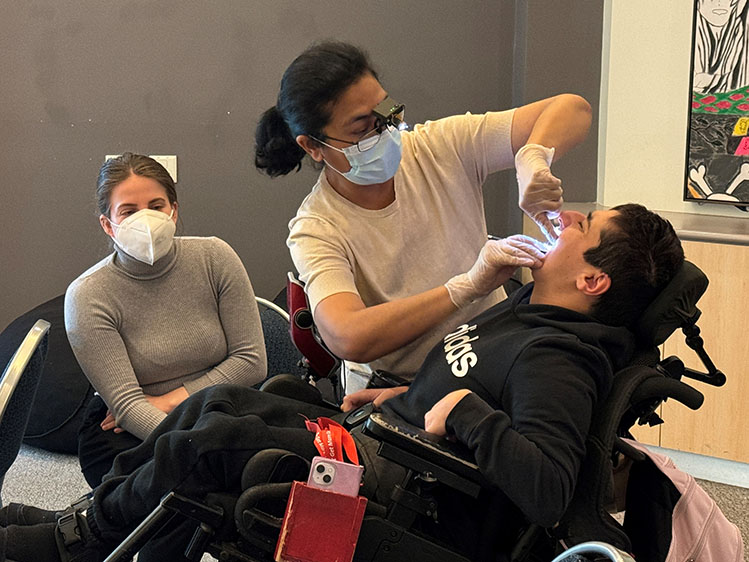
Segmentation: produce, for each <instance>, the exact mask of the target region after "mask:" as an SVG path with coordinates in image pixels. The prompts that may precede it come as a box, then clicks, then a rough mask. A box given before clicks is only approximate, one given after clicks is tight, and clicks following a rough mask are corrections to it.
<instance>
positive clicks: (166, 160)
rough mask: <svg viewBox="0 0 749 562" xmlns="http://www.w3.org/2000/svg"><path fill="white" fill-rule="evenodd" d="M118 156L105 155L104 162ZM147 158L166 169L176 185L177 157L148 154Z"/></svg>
mask: <svg viewBox="0 0 749 562" xmlns="http://www.w3.org/2000/svg"><path fill="white" fill-rule="evenodd" d="M118 156H121V155H120V154H107V155H106V156H105V157H104V161H105V162H106V161H107V160H110V159H111V158H117V157H118ZM148 156H149V157H151V158H153V159H154V160H156V161H157V162H158V163H159V164H161V165H162V166H164V168H166V171H167V172H169V175H170V176H172V179H173V180H174V183H177V156H176V155H173V154H149V155H148Z"/></svg>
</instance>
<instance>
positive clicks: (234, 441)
mask: <svg viewBox="0 0 749 562" xmlns="http://www.w3.org/2000/svg"><path fill="white" fill-rule="evenodd" d="M331 413H334V412H332V411H331V410H329V409H327V408H323V407H320V406H314V405H311V404H306V403H302V402H298V401H296V400H291V399H289V398H284V397H281V396H276V395H272V394H268V393H264V392H259V391H256V390H253V389H250V388H246V387H242V386H234V385H219V386H215V387H210V388H207V389H204V390H202V391H200V392H198V393H196V394H194V395H193V396H191V397H190V398H188V399H187V400H185V401H184V402H183V403H182V404H180V405H179V406H178V407H177V408H176V409H175V410H174V411H173V412H172V413H171V414H169V415H168V416H167V417H166V418H165V419H164V421H163V422H162V423H161V424H159V426H158V427H157V428H156V429H155V430H154V431H153V432H152V433H151V435H150V436H149V437H148V438H147V439H146V440H145V441H144V442H143V443H142V444H140V445H138V446H137V447H135V448H133V449H131V450H129V451H126V452H124V453H122V454H120V455H118V456H117V458H116V459H115V462H114V466H113V467H112V471H111V472H110V473H109V474H107V475H106V477H105V478H104V482H103V483H102V484H101V485H100V486H99V487H98V488H96V490H95V492H94V504H93V506H92V508H91V509H90V510H89V514H90V519H91V521H92V523H93V526H94V527H95V529H98V534H99V535H100V536H101V538H102V539H103V540H104V541H106V542H108V543H111V544H112V546H113V547H114V546H115V545H116V544H118V543H119V542H121V541H122V539H124V538H125V537H126V536H127V535H128V534H129V533H130V531H132V530H133V529H134V528H135V527H136V526H137V525H138V524H139V523H140V522H141V521H143V519H144V518H145V517H146V516H147V515H148V514H149V513H150V512H151V511H152V510H153V509H154V508H155V507H156V506H157V505H158V503H159V501H160V500H161V498H162V497H163V496H164V494H166V493H167V492H169V491H171V490H176V491H178V492H180V493H182V494H184V495H186V496H188V497H191V498H195V499H200V498H202V497H203V496H204V495H205V494H207V493H211V492H229V493H236V494H237V495H238V494H239V493H240V492H241V489H240V478H241V475H242V469H243V468H244V465H245V464H246V463H247V460H248V459H250V458H251V457H252V456H253V455H254V454H255V453H256V452H257V451H260V450H263V449H268V448H281V449H286V450H288V451H291V452H293V453H296V454H298V455H300V456H303V457H305V458H308V459H311V458H312V457H314V456H315V455H317V454H318V453H317V449H315V446H314V444H313V439H314V435H313V434H312V433H310V432H309V431H307V429H306V428H305V426H304V417H307V418H310V419H314V418H317V417H319V416H330V415H331ZM192 525H193V527H194V523H193V524H192ZM185 531H186V530H185V526H184V525H183V526H181V527H180V528H175V529H173V530H172V533H173V535H170V536H167V537H163V536H162V538H161V539H159V540H157V541H155V542H154V543H153V544H152V545H150V546H149V547H148V549H146V551H144V552H143V553H142V554H141V555H139V559H141V560H154V561H155V560H182V559H183V558H182V556H181V552H182V551H183V550H184V548H185V542H183V541H178V540H177V539H176V537H180V538H182V537H184V536H185V534H186V532H185ZM177 543H179V544H177Z"/></svg>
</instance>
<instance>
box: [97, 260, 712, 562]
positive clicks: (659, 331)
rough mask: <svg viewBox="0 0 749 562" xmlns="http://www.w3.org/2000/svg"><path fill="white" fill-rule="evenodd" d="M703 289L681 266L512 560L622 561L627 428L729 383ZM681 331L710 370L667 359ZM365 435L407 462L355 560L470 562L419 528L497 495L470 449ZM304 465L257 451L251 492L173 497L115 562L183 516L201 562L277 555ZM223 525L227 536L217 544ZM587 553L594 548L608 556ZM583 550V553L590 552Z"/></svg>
mask: <svg viewBox="0 0 749 562" xmlns="http://www.w3.org/2000/svg"><path fill="white" fill-rule="evenodd" d="M706 287H707V278H706V277H705V275H704V274H703V273H702V272H701V271H700V270H699V269H698V268H696V267H695V266H694V265H692V264H690V263H685V264H684V266H683V267H682V269H681V271H680V272H679V274H678V275H677V276H676V277H675V278H674V279H673V280H672V281H671V283H670V284H669V285H668V286H667V287H666V288H665V289H664V290H663V291H662V293H661V295H660V296H659V297H658V298H657V299H656V301H655V302H654V303H652V304H651V306H650V307H649V308H648V310H647V311H646V313H645V314H644V315H643V317H642V318H641V321H640V323H639V326H638V330H637V334H638V337H639V339H640V348H641V353H640V354H639V356H638V357H637V359H636V361H635V364H633V365H632V366H630V367H628V368H626V369H624V370H622V371H620V372H619V373H617V375H616V377H615V382H614V388H613V389H612V391H611V393H610V395H609V397H608V398H607V399H606V400H605V401H604V402H603V403H602V404H600V405H599V407H598V409H597V412H596V418H595V420H594V422H593V424H592V428H593V430H592V432H591V435H590V436H589V438H588V450H587V457H586V460H585V462H584V463H583V471H582V473H581V474H580V476H579V478H578V486H577V488H576V491H575V494H574V496H573V500H572V502H571V505H570V507H569V509H568V510H567V513H566V514H565V516H564V517H563V518H562V520H561V521H560V522H559V525H557V526H556V527H555V528H554V529H541V528H538V527H537V526H534V525H528V526H527V528H526V529H525V531H524V532H523V534H522V535H520V536H519V537H518V541H517V545H516V546H515V548H514V550H513V552H512V554H511V559H512V560H513V561H521V560H522V561H531V560H533V561H541V560H543V561H544V562H548V561H549V560H551V559H552V558H553V557H554V556H558V555H559V556H561V554H563V553H562V552H560V551H561V550H563V547H561V546H560V541H561V540H564V541H565V542H566V544H567V545H575V544H578V545H585V544H586V543H588V542H589V541H591V540H599V541H605V543H604V544H605V546H606V548H608V549H610V550H609V551H608V553H609V554H610V555H611V558H610V559H611V560H626V558H623V557H621V555H620V553H619V554H617V551H616V550H615V548H614V547H616V548H619V549H621V550H623V551H627V552H630V551H631V550H632V549H631V546H632V545H631V541H630V538H629V537H628V536H627V533H626V532H625V531H624V530H623V528H622V526H621V525H619V523H617V522H616V521H614V520H613V519H612V518H611V516H610V515H609V514H608V512H607V511H606V510H605V508H604V507H603V506H604V504H605V503H606V500H607V499H608V495H609V492H610V488H611V473H612V467H613V464H614V462H615V460H616V459H617V458H619V457H620V456H621V455H628V456H631V457H632V458H634V459H635V460H636V459H637V457H638V455H637V454H636V451H635V452H633V451H632V450H631V449H632V447H627V445H626V443H625V442H623V441H622V440H621V439H620V438H621V437H623V436H628V435H629V428H631V427H632V425H633V424H634V423H636V422H638V421H641V422H648V423H657V422H658V421H659V418H657V415H656V414H655V411H656V409H657V407H658V405H659V404H660V403H661V402H662V401H663V400H665V399H666V398H669V397H670V398H673V399H676V400H678V401H680V402H682V403H684V404H686V405H687V406H688V407H690V408H692V409H697V408H698V407H699V406H700V405H701V403H702V395H701V393H699V392H698V391H697V390H695V389H693V388H692V387H690V386H689V385H687V384H685V383H684V382H682V381H681V380H680V379H681V378H682V377H683V376H686V377H691V378H696V379H699V380H702V381H704V382H708V383H710V384H717V385H719V384H722V382H724V381H725V376H724V375H723V374H722V373H720V371H718V370H717V369H716V368H715V366H714V365H713V364H712V362H711V361H710V360H709V357H707V354H706V353H705V352H704V349H703V348H702V342H701V339H700V338H699V329H698V328H697V327H696V324H695V323H696V321H697V319H698V318H699V316H700V311H699V309H698V308H697V307H696V303H697V301H698V300H699V298H700V297H701V295H702V294H703V293H704V291H705V289H706ZM676 328H682V330H683V331H684V332H685V334H687V335H688V338H687V340H688V343H689V344H690V346H692V347H693V348H694V349H695V350H696V351H697V353H698V354H699V355H700V357H701V358H702V359H703V362H704V363H705V365H706V367H707V370H708V372H707V373H699V372H696V371H693V370H691V369H687V368H685V367H684V365H683V363H681V361H680V360H679V359H678V358H675V357H669V358H666V359H663V360H660V356H659V352H658V348H657V346H658V345H659V344H660V343H662V342H663V341H664V340H665V339H666V338H667V337H668V336H669V335H670V334H671V333H672V332H673V331H674V330H675V329H676ZM363 429H364V431H365V432H366V433H368V434H369V435H371V436H373V437H375V438H376V439H377V440H379V441H380V444H379V449H378V455H380V456H382V457H384V458H386V459H388V460H389V461H391V462H392V463H395V464H397V465H399V466H401V467H405V477H404V478H403V480H402V482H401V483H400V484H398V485H397V486H395V488H394V489H393V492H392V494H391V498H390V502H389V503H388V504H386V505H383V504H379V503H377V502H376V501H373V500H372V499H370V502H369V504H368V508H367V512H366V514H365V517H364V521H363V524H362V527H361V533H360V536H359V541H358V543H357V550H356V554H355V558H354V560H356V561H362V562H363V561H379V560H405V559H408V560H410V561H411V562H427V561H429V562H433V561H438V562H470V558H469V556H468V555H467V554H466V553H464V552H461V551H459V550H457V549H455V548H454V547H453V546H451V545H449V544H445V543H444V542H443V541H442V540H441V538H440V537H436V536H430V535H429V534H425V532H424V531H423V529H420V528H419V527H418V525H415V523H418V522H419V521H424V520H425V519H426V520H428V519H429V518H431V516H432V514H433V513H434V512H435V509H437V506H436V505H435V500H434V497H435V496H434V495H433V494H432V493H431V492H430V490H432V491H433V490H434V487H435V486H444V487H447V488H450V489H452V490H455V491H457V492H459V493H461V494H463V495H465V496H466V498H467V501H473V500H475V498H478V497H479V495H481V494H482V493H483V494H486V493H489V494H491V488H489V485H488V484H487V482H486V480H485V479H484V477H483V476H482V474H481V473H480V471H479V469H478V467H477V465H476V464H475V462H474V460H473V459H472V458H471V455H470V454H469V453H468V451H467V450H466V449H465V448H464V447H462V446H461V445H460V444H456V443H453V442H450V441H447V440H445V439H440V438H436V437H435V436H433V435H431V434H428V433H426V432H425V431H424V430H422V429H420V428H418V427H414V426H410V425H409V424H408V423H406V422H405V421H404V420H402V419H399V418H397V416H394V415H393V414H392V413H387V414H386V413H374V414H371V415H369V416H368V417H367V418H366V421H365V422H364V426H363ZM308 462H309V461H307V460H306V459H303V458H301V457H298V456H296V455H293V454H291V453H288V452H286V451H263V454H262V455H261V454H258V455H255V457H253V458H252V459H251V460H250V462H249V463H248V465H247V467H246V468H245V473H244V474H243V477H242V482H243V486H245V485H247V486H249V487H248V488H247V489H246V490H245V492H243V493H242V495H241V496H240V497H239V498H238V499H237V500H236V502H230V503H226V502H223V503H222V501H223V499H222V500H221V501H217V502H216V503H215V504H213V505H211V500H212V499H213V498H208V502H207V504H206V503H203V502H194V501H193V500H190V499H187V498H182V497H180V496H179V495H177V494H174V493H171V494H169V495H168V496H167V497H165V498H164V499H163V501H162V503H161V505H160V506H159V507H157V508H156V510H154V512H153V514H152V516H149V518H148V520H147V521H145V522H144V524H143V525H142V526H141V527H139V529H136V531H135V532H134V533H133V534H132V535H131V536H130V537H129V538H128V540H127V541H125V543H123V547H124V548H121V549H118V551H117V554H116V555H115V553H113V555H112V557H110V558H108V559H107V562H114V561H117V560H126V559H127V557H128V556H131V555H132V554H133V553H135V552H137V549H138V547H139V545H141V544H143V541H145V540H147V536H148V535H149V534H150V533H153V532H156V530H157V529H158V527H159V525H160V524H161V521H162V520H163V518H164V517H171V516H173V515H174V514H175V513H176V514H179V515H180V516H186V517H189V518H191V519H193V520H196V521H198V522H200V523H201V525H200V528H199V529H198V531H197V534H196V540H195V541H194V542H193V543H192V545H198V547H197V548H192V550H191V556H195V558H194V559H198V557H199V554H200V553H201V552H203V551H204V550H206V551H208V552H210V553H211V554H213V555H214V556H216V557H218V558H219V559H221V560H234V561H241V562H258V561H267V560H271V559H272V558H273V547H274V546H275V542H276V539H277V537H278V531H279V529H280V526H281V521H282V516H283V506H284V504H285V499H286V498H287V497H288V494H289V491H290V489H291V482H290V480H292V479H303V477H304V475H305V474H306V473H305V471H306V470H308ZM253 483H254V485H253ZM425 484H428V485H425ZM425 490H426V495H425ZM472 499H473V500H472ZM219 504H220V505H219ZM232 513H233V516H234V517H233V518H234V523H235V524H236V525H237V528H238V536H235V537H234V538H229V539H227V536H226V535H225V534H224V532H225V529H226V527H227V524H228V523H230V521H229V522H228V521H227V520H228V519H230V518H231V515H232ZM149 520H152V522H155V523H153V524H151V522H149ZM217 530H219V532H218V534H217V538H218V539H220V540H214V533H215V532H216V531H217ZM486 532H487V533H491V532H492V530H491V528H486ZM588 548H589V550H588V551H589V552H598V553H599V554H602V553H603V552H602V551H601V550H598V551H596V549H595V548H592V547H588ZM590 548H592V550H590ZM579 550H580V552H583V548H582V546H581V547H580V549H579ZM569 555H570V556H569V557H563V559H565V560H568V559H569V560H574V559H575V558H573V557H574V556H577V554H575V553H574V552H570V553H569ZM604 555H608V554H604ZM615 556H620V557H619V558H616V557H615ZM556 560H557V561H558V560H560V558H558V557H557V558H556Z"/></svg>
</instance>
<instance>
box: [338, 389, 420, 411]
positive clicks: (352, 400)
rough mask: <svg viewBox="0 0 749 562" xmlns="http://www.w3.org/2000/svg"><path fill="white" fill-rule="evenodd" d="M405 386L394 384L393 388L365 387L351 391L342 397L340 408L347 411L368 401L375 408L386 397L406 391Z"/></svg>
mask: <svg viewBox="0 0 749 562" xmlns="http://www.w3.org/2000/svg"><path fill="white" fill-rule="evenodd" d="M407 390H408V387H407V386H396V387H393V388H365V389H364V390H360V391H358V392H352V393H351V394H347V395H346V396H344V398H343V404H341V410H343V411H344V412H349V411H351V410H355V409H356V408H360V407H361V406H364V404H368V403H369V402H373V403H374V407H375V408H379V407H380V405H381V404H382V403H383V402H384V401H385V400H387V399H389V398H392V397H393V396H398V395H399V394H401V393H403V392H406V391H407Z"/></svg>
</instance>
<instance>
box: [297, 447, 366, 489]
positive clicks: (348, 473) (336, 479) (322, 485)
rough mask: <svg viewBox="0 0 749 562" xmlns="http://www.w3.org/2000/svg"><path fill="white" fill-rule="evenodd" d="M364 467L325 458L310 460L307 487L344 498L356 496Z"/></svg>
mask: <svg viewBox="0 0 749 562" xmlns="http://www.w3.org/2000/svg"><path fill="white" fill-rule="evenodd" d="M363 473H364V467H363V466H358V465H355V464H351V463H348V462H341V461H337V460H334V459H327V458H325V457H315V458H313V459H312V466H311V467H310V470H309V478H308V479H307V485H308V486H310V487H312V488H318V489H320V490H328V491H330V492H336V493H338V494H344V495H346V496H358V495H359V486H360V485H361V478H362V474H363Z"/></svg>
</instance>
